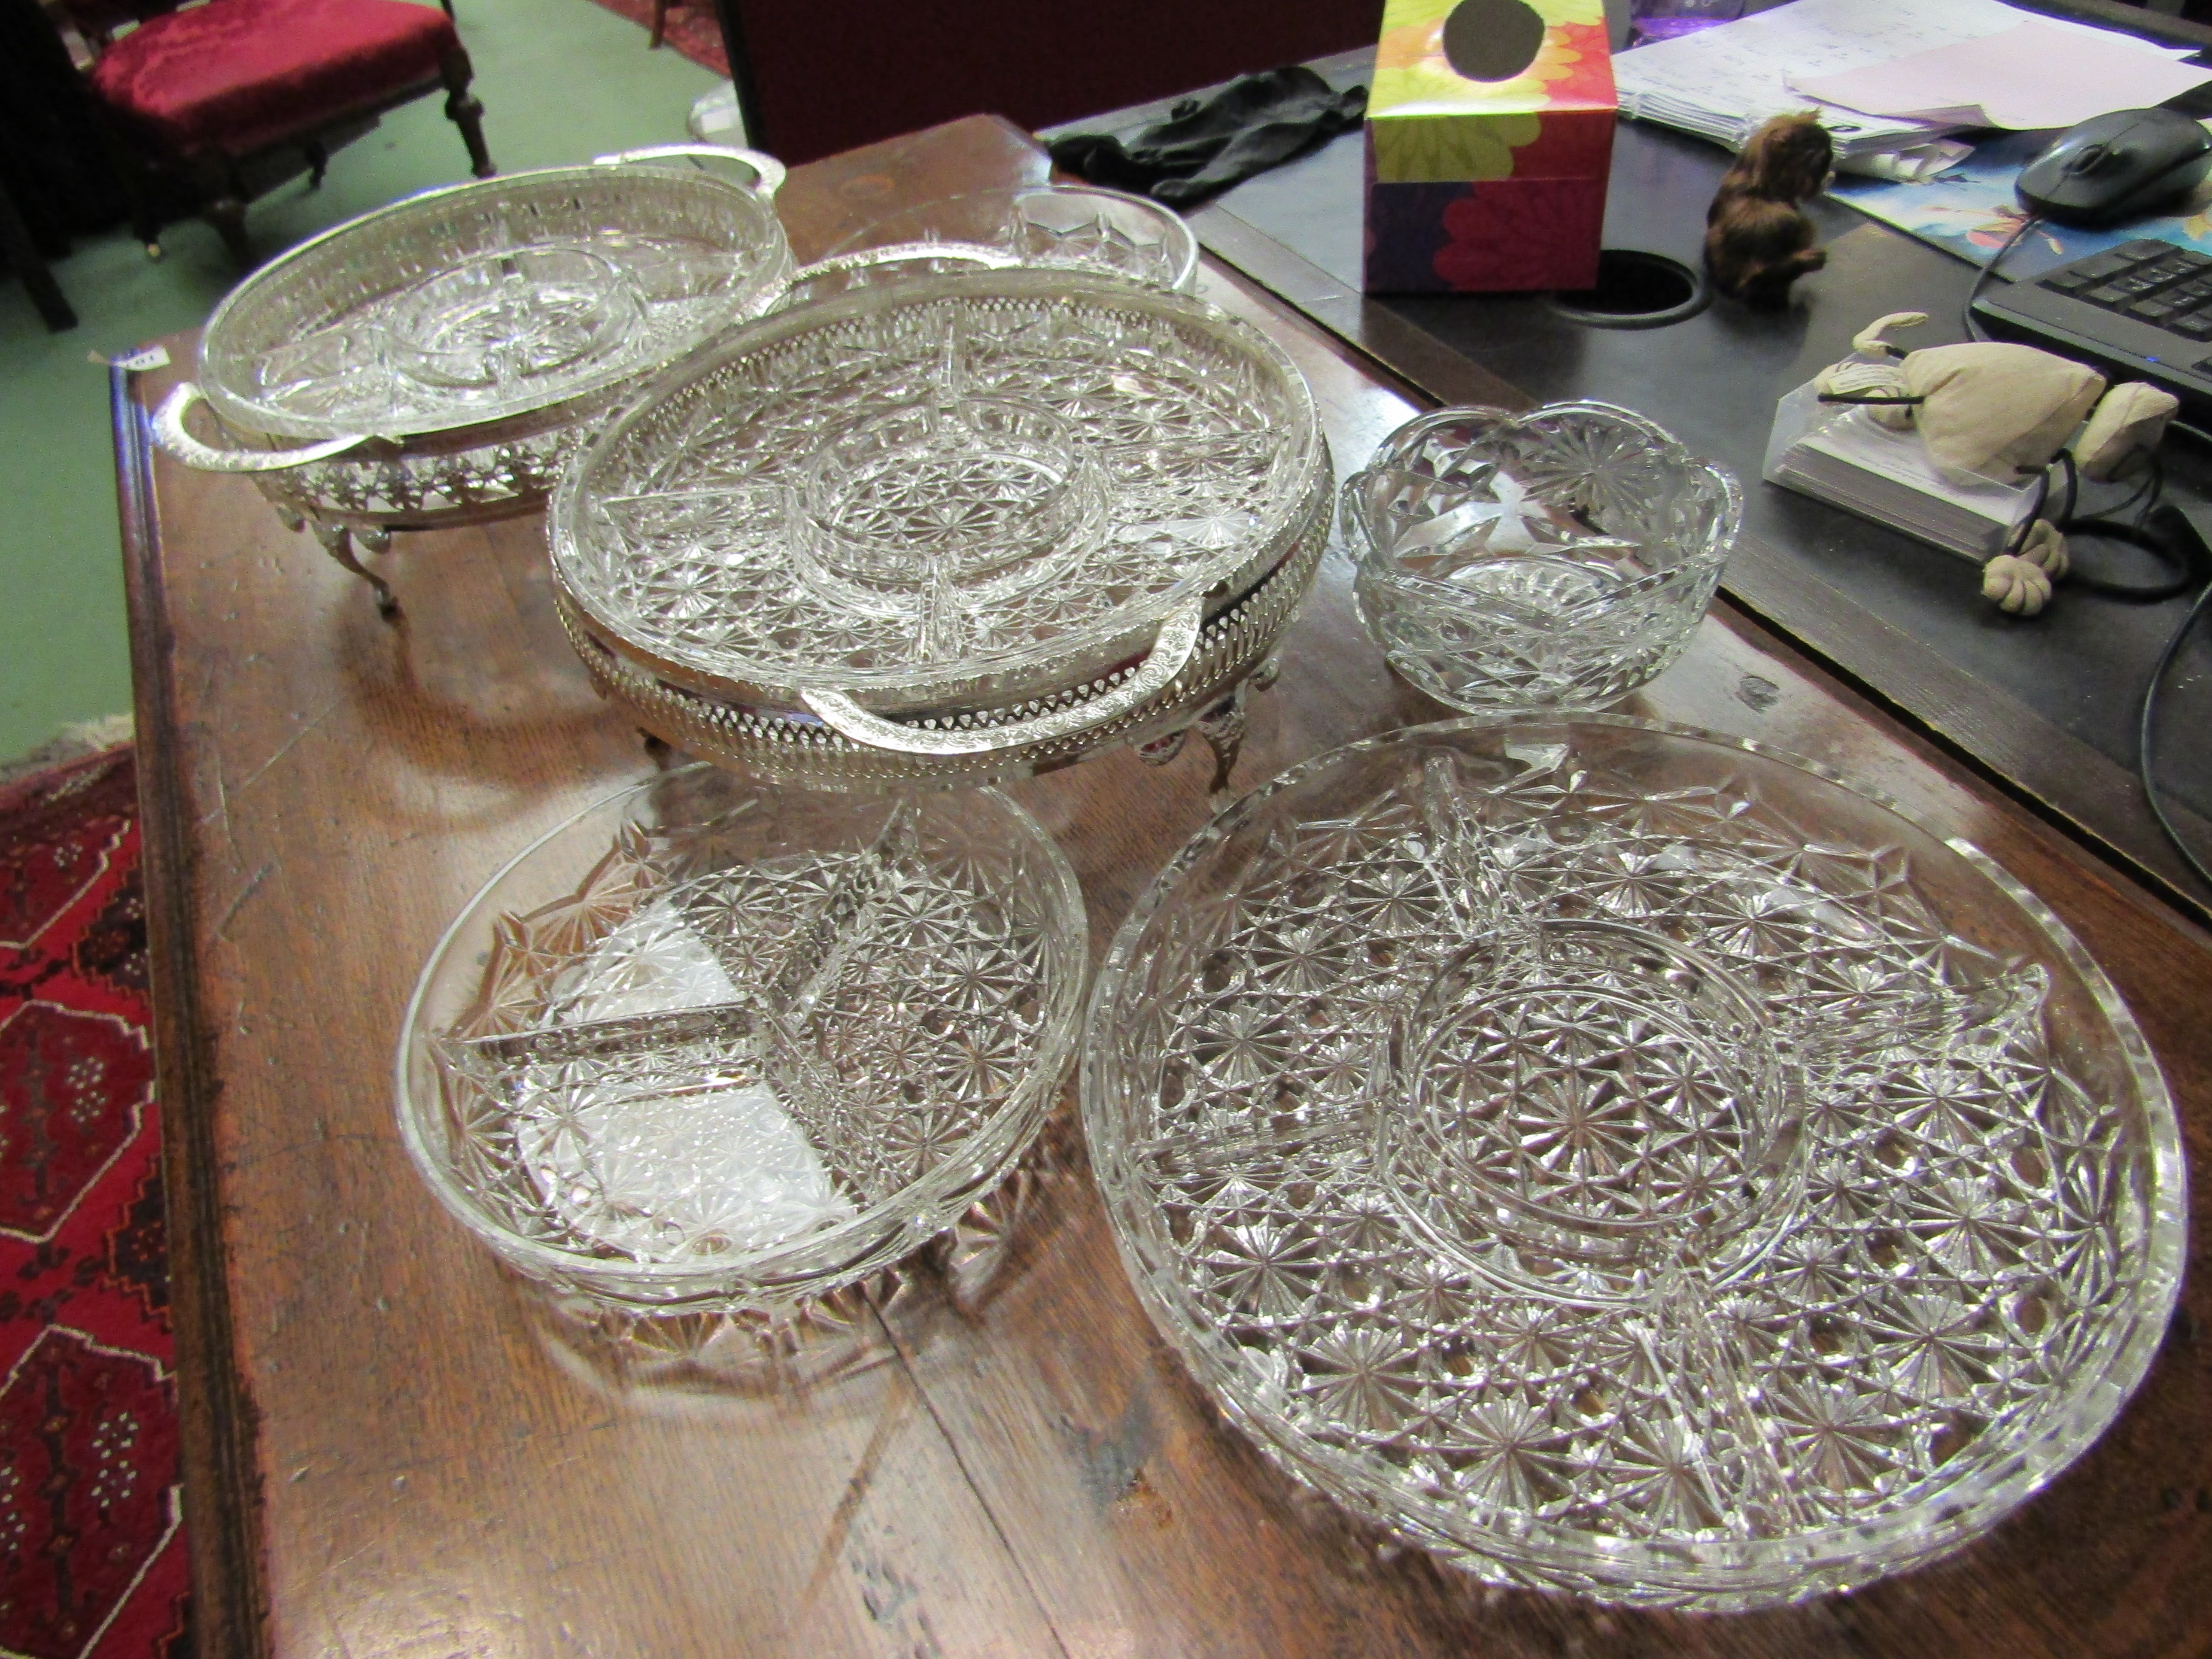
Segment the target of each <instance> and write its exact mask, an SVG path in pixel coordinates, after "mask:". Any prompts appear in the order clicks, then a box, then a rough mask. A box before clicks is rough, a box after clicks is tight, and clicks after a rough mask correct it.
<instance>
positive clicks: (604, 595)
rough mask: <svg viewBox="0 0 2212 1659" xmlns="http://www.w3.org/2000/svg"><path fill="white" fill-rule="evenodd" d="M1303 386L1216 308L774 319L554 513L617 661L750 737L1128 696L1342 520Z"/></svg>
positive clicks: (967, 308)
mask: <svg viewBox="0 0 2212 1659" xmlns="http://www.w3.org/2000/svg"><path fill="white" fill-rule="evenodd" d="M1328 485H1329V469H1328V450H1327V447H1326V445H1325V443H1324V442H1323V441H1322V437H1321V434H1320V430H1319V427H1318V424H1317V422H1316V418H1315V416H1314V412H1313V408H1312V402H1311V398H1310V394H1309V393H1308V392H1307V391H1306V388H1305V386H1304V381H1303V380H1302V379H1301V378H1300V377H1299V376H1298V374H1297V370H1296V369H1295V368H1292V367H1291V364H1290V362H1288V360H1287V359H1285V357H1284V356H1282V354H1281V352H1280V350H1279V349H1278V348H1276V347H1275V346H1274V345H1273V344H1272V343H1269V342H1268V341H1267V340H1266V339H1265V337H1262V336H1261V335H1260V334H1259V333H1258V332H1257V331H1255V330H1252V329H1250V328H1249V327H1247V326H1245V325H1243V324H1241V323H1239V322H1237V321H1236V320H1235V319H1231V318H1229V317H1227V316H1226V315H1225V314H1224V313H1220V312H1218V311H1216V310H1214V309H1213V308H1212V307H1207V306H1204V305H1202V304H1200V302H1198V301H1192V300H1188V299H1184V298H1182V296H1179V295H1172V294H1166V293H1161V292H1158V291H1154V290H1149V289H1140V288H1138V287H1136V286H1135V285H1133V284H1130V283H1121V282H1117V281H1115V280H1112V279H1110V278H1103V277H1097V276H1081V275H1077V274H1073V273H1069V272H1065V271H1058V270H1048V271H1036V270H998V271H987V272H982V273H979V274H975V275H972V276H939V277H931V278H925V279H920V280H915V281H909V282H902V283H894V284H890V285H889V286H886V287H884V288H880V289H867V290H863V291H861V292H859V293H855V294H853V295H847V296H844V297H842V298H839V299H836V300H830V301H823V302H820V303H818V304H813V305H809V306H807V307H801V308H799V309H798V310H796V311H793V312H792V313H783V314H781V315H778V316H774V317H771V318H769V319H766V320H764V321H763V322H761V323H758V324H756V325H753V326H751V327H750V328H749V329H747V330H745V331H743V332H741V333H739V334H737V335H733V336H732V337H730V338H729V341H728V342H727V343H726V344H725V345H724V346H722V347H721V348H720V349H719V350H718V351H717V352H716V353H715V354H714V356H713V357H712V358H711V359H709V360H707V361H705V362H701V363H697V364H696V365H695V366H694V367H693V368H690V370H688V371H686V372H685V373H684V374H679V375H677V376H671V377H670V378H669V379H666V380H663V381H662V382H661V383H660V384H659V386H657V387H656V388H655V390H654V392H653V395H652V396H651V397H650V398H648V399H647V401H646V402H645V403H644V404H642V405H641V406H640V407H639V408H637V409H635V410H632V411H631V412H630V413H629V415H628V416H625V417H624V418H623V420H622V421H620V422H617V424H616V425H615V426H614V427H613V428H611V430H610V431H609V432H608V433H607V434H606V435H605V436H604V437H602V438H601V439H600V440H599V442H598V443H597V444H595V445H594V446H593V447H592V449H591V450H590V451H588V452H587V453H586V455H585V457H584V458H583V459H582V460H581V462H580V464H579V465H577V466H576V467H575V468H574V470H573V471H572V472H571V474H570V476H569V477H568V480H567V481H566V482H565V483H564V485H563V488H562V490H561V491H560V492H559V494H558V495H557V496H556V501H555V506H554V510H553V515H552V529H553V545H554V560H555V566H556V572H557V574H558V575H559V577H560V579H561V581H562V584H563V586H564V588H565V590H566V592H568V594H569V595H570V596H571V597H572V598H573V599H574V602H575V604H576V605H577V606H578V607H579V608H580V611H582V613H583V614H584V616H585V617H586V620H587V622H588V623H589V624H590V625H591V627H592V631H593V632H594V633H595V634H599V635H600V636H601V637H602V638H604V639H605V641H606V643H607V644H608V645H609V646H610V647H612V648H614V649H616V650H617V651H620V652H623V653H626V654H628V655H629V656H630V657H631V658H633V659H635V660H636V661H638V662H639V663H640V664H641V665H644V666H647V667H649V668H652V669H653V670H654V671H659V672H660V673H662V674H663V676H664V677H665V678H672V679H673V680H675V681H677V682H678V683H680V684H687V685H690V686H691V687H692V688H693V689H695V690H702V691H705V692H709V693H713V694H716V695H722V696H729V697H731V698H733V699H735V700H737V701H738V702H742V703H744V704H745V705H746V706H748V707H753V708H796V707H799V703H800V699H801V696H802V694H803V693H804V692H805V690H829V691H836V692H840V693H851V694H854V695H856V696H857V695H865V696H867V698H868V699H869V702H870V705H871V707H872V708H875V709H876V710H877V711H878V712H881V713H884V714H898V713H902V712H909V713H910V712H916V711H920V710H923V709H929V708H944V707H945V706H946V705H951V706H952V707H955V708H975V707H977V706H978V705H986V704H1003V703H1007V702H1018V701H1019V700H1021V699H1023V698H1029V697H1037V696H1051V695H1053V694H1055V693H1060V692H1062V691H1065V690H1066V689H1067V688H1068V687H1070V686H1072V685H1087V684H1090V683H1091V682H1092V681H1094V680H1103V678H1105V677H1109V676H1112V675H1117V674H1125V673H1126V672H1127V665H1128V664H1129V663H1130V661H1131V660H1132V659H1142V658H1144V657H1145V656H1146V653H1148V652H1150V651H1151V649H1152V647H1153V645H1154V643H1155V641H1156V640H1157V639H1158V637H1159V635H1160V634H1161V631H1162V628H1163V624H1164V621H1165V620H1166V619H1167V618H1168V617H1170V615H1171V614H1173V613H1178V612H1180V611H1183V610H1186V609H1188V608H1189V607H1191V606H1194V605H1199V606H1203V605H1206V604H1208V603H1209V599H1208V596H1209V595H1213V596H1215V597H1217V598H1222V599H1224V601H1225V599H1226V598H1233V597H1235V596H1239V595H1242V594H1243V593H1245V592H1249V590H1250V589H1251V588H1252V587H1253V586H1254V585H1255V583H1256V582H1257V580H1259V579H1260V578H1261V577H1262V576H1263V575H1265V574H1267V572H1268V571H1269V570H1272V569H1273V568H1276V567H1277V566H1278V565H1279V564H1281V563H1282V562H1284V560H1285V557H1286V556H1288V555H1289V554H1290V552H1291V550H1292V549H1293V548H1294V547H1295V546H1296V545H1297V544H1298V542H1299V541H1300V540H1301V538H1305V537H1307V536H1308V535H1309V534H1310V533H1311V532H1314V531H1315V530H1316V526H1318V525H1319V524H1320V523H1321V521H1322V520H1324V519H1325V518H1326V514H1327V511H1328V505H1327V495H1328Z"/></svg>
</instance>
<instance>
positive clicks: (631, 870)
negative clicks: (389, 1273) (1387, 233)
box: [399, 767, 1086, 1310]
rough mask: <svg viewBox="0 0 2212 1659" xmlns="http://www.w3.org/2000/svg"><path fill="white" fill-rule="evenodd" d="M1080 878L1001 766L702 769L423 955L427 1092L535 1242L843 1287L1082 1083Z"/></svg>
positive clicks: (637, 1262)
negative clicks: (793, 775) (867, 772)
mask: <svg viewBox="0 0 2212 1659" xmlns="http://www.w3.org/2000/svg"><path fill="white" fill-rule="evenodd" d="M1085 955H1086V952H1085V927H1084V920H1083V908H1082V902H1081V898H1080V895H1079V891H1078V890H1077V888H1076V886H1075V882H1074V878H1073V873H1072V872H1070V871H1069V869H1068V867H1067V866H1066V860H1064V859H1063V858H1062V857H1061V856H1060V854H1059V852H1058V851H1057V849H1056V848H1054V846H1053V844H1052V842H1051V841H1050V839H1049V838H1048V836H1045V835H1044V834H1043V832H1042V830H1041V829H1038V828H1037V826H1036V823H1034V821H1032V820H1031V819H1030V818H1029V817H1028V816H1027V815H1026V814H1024V813H1023V812H1022V811H1020V810H1019V809H1018V808H1017V807H1015V806H1014V805H1012V803H1011V802H1009V801H1008V800H1006V799H1005V798H1004V797H1003V796H1000V795H997V794H995V793H989V792H975V793H972V794H970V795H968V796H965V797H962V798H959V799H954V798H951V797H930V798H927V799H913V798H907V797H900V796H896V795H890V796H875V797H860V796H852V795H829V794H818V793H808V792H805V791H796V790H779V791H768V790H764V789H762V788H760V787H757V786H754V785H751V784H750V783H749V782H748V781H744V780H742V779H738V778H737V777H735V776H733V775H727V774H724V773H720V772H717V771H715V770H714V769H709V768H704V767H695V768H691V769H686V770H685V771H683V772H680V773H676V774H671V775H667V776H665V777H663V778H660V779H656V780H655V781H653V782H651V783H647V784H645V785H642V786H640V787H637V788H635V789H632V790H629V791H627V792H625V793H623V794H620V795H617V796H616V797H614V798H612V799H610V800H608V801H606V802H604V803H602V804H601V805H598V806H595V807H593V808H592V809H590V810H589V811H586V812H585V813H583V814H582V815H580V817H577V818H575V819H574V820H572V821H571V822H570V823H568V825H566V826H564V827H563V828H562V829H558V830H556V831H555V832H554V834H553V835H552V836H550V837H548V838H547V839H546V840H544V841H543V842H540V843H539V844H538V846H537V847H535V848H532V849H531V850H530V851H529V852H527V853H526V854H523V855H522V857H521V858H520V859H519V860H517V861H516V862H515V863H514V864H513V865H511V866H509V867H508V868H507V870H506V871H505V872H501V875H499V876H498V877H496V878H495V879H494V880H493V881H492V883H491V884H489V886H487V887H486V889H485V890H483V892H482V893H481V894H479V895H478V896H477V899H476V900H475V901H474V902H471V905H470V906H469V908H467V909H466V910H465V912H464V913H463V915H462V916H461V917H460V919H459V921H457V922H456V923H455V924H454V926H453V929H452V931H451V932H449V933H448V934H447V938H446V939H445V940H444V941H443V942H442V943H441V945H440V946H439V948H438V950H437V951H436V952H435V954H434V956H433V957H432V959H431V961H430V963H429V964H428V967H427V968H426V969H424V972H423V976H422V982H421V984H420V986H419V987H418V988H417V991H416V998H415V1002H414V1005H413V1006H412V1007H411V1008H410V1012H409V1015H408V1019H407V1024H406V1029H405V1034H404V1038H403V1043H402V1049H401V1054H400V1060H399V1100H400V1121H401V1125H402V1129H403V1133H404V1138H405V1140H406V1144H407V1146H408V1149H409V1152H410V1154H411V1155H412V1156H413V1158H414V1159H415V1161H416V1165H417V1167H418V1168H419V1169H420V1170H421V1171H422V1175H423V1176H424V1177H425V1179H426V1180H428V1182H429V1184H430V1186H431V1188H432V1190H433V1191H435V1193H436V1194H437V1195H438V1196H439V1197H440V1198H441V1200H443V1201H444V1202H445V1204H446V1205H447V1207H448V1208H449V1209H450V1210H452V1211H453V1213H454V1214H455V1215H457V1216H458V1217H459V1218H460V1219H461V1220H462V1221H463V1222H464V1223H465V1225H468V1226H469V1227H470V1228H471V1230H472V1231H475V1232H476V1233H477V1234H478V1235H479V1236H480V1237H483V1238H484V1239H485V1240H486V1241H487V1242H489V1243H490V1244H492V1245H493V1247H494V1248H495V1249H497V1250H498V1251H499V1252H500V1253H501V1255H503V1256H504V1257H505V1258H506V1259H507V1261H509V1262H511V1263H512V1264H513V1266H515V1267H518V1268H520V1270H521V1271H522V1272H523V1273H526V1274H528V1275H530V1276H531V1277H532V1278H535V1279H541V1280H544V1281H545V1282H548V1283H550V1284H553V1285H556V1286H558V1287H560V1288H562V1289H564V1290H569V1291H580V1292H582V1293H584V1294H586V1295H588V1296H592V1297H598V1298H600V1299H603V1300H605V1301H608V1302H611V1303H616V1304H628V1305H633V1306H649V1307H659V1308H679V1307H680V1308H684V1309H690V1310H714V1309H716V1308H724V1309H728V1308H737V1307H744V1306H752V1305H759V1304H776V1303H784V1304H787V1303H790V1302H792V1301H793V1300H794V1299H795V1298H798V1297H802V1296H803V1297H820V1296H821V1295H823V1294H826V1293H828V1292H829V1291H834V1290H836V1289H837V1288H839V1287H841V1286H842V1285H848V1284H850V1283H853V1282H854V1281H855V1280H857V1279H860V1278H861V1277H863V1276H865V1275H866V1274H867V1273H871V1272H872V1271H874V1270H875V1269H876V1268H878V1267H883V1266H885V1265H888V1264H889V1263H890V1261H895V1260H896V1259H897V1258H898V1257H899V1256H901V1255H904V1254H905V1253H906V1252H907V1251H908V1250H910V1249H913V1248H914V1247H915V1246H916V1245H919V1244H920V1243H922V1242H924V1241H925V1240H927V1238H928V1237H931V1236H932V1235H933V1234H934V1233H935V1232H937V1231H939V1229H941V1228H942V1227H944V1226H946V1225H950V1224H951V1221H952V1220H953V1219H954V1218H957V1216H958V1215H959V1214H960V1213H961V1212H963V1210H965V1209H966V1208H967V1207H968V1206H969V1204H971V1203H972V1202H973V1201H974V1200H975V1199H976V1198H977V1197H978V1196H979V1195H980V1194H983V1193H985V1192H987V1191H988V1190H989V1189H990V1188H992V1187H994V1186H995V1185H996V1184H997V1182H998V1181H999V1179H1000V1176H1002V1175H1003V1174H1004V1173H1005V1171H1006V1169H1007V1168H1009V1167H1010V1166H1011V1165H1012V1162H1013V1160H1014V1158H1016V1157H1017V1156H1018V1154H1019V1152H1020V1151H1021V1149H1022V1148H1023V1147H1024V1146H1025V1145H1026V1144H1027V1143H1028V1141H1029V1139H1030V1137H1031V1135H1032V1134H1033V1133H1035V1131H1036V1127H1037V1125H1038V1124H1039V1123H1040V1122H1041V1121H1042V1116H1043V1114H1044V1112H1045V1111H1046V1110H1047V1109H1048V1107H1049V1106H1050V1104H1051V1103H1052V1100H1053V1098H1054V1096H1055V1094H1056V1092H1057V1090H1058V1086H1059V1083H1060V1078H1061V1076H1062V1075H1063V1073H1065V1071H1066V1065H1067V1062H1068V1060H1069V1057H1070V1055H1071V1054H1072V1053H1073V1044H1074V1038H1075V1031H1076V1025H1077V1019H1078V1005H1079V999H1080V996H1081V987H1082V984H1083V981H1084V977H1085Z"/></svg>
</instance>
